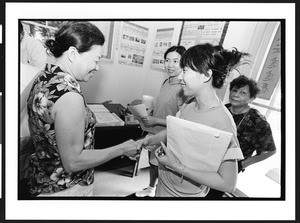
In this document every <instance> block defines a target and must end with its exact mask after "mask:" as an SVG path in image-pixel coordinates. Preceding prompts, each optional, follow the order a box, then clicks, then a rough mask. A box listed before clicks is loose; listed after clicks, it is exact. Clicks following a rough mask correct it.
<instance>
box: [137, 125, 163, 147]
mask: <svg viewBox="0 0 300 223" xmlns="http://www.w3.org/2000/svg"><path fill="white" fill-rule="evenodd" d="M166 141H167V130H162V131H160V132H158V133H157V134H155V135H152V136H147V137H145V138H144V139H142V140H140V141H139V142H138V145H137V148H138V150H141V149H142V147H143V146H151V145H160V143H161V142H163V143H166Z"/></svg>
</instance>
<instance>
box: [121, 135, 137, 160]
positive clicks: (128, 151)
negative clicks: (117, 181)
mask: <svg viewBox="0 0 300 223" xmlns="http://www.w3.org/2000/svg"><path fill="white" fill-rule="evenodd" d="M119 146H120V147H121V148H122V152H123V156H128V157H135V156H136V155H138V154H139V152H140V151H139V150H138V147H137V142H136V141H134V140H132V139H130V140H128V141H126V142H123V143H121V144H120V145H119Z"/></svg>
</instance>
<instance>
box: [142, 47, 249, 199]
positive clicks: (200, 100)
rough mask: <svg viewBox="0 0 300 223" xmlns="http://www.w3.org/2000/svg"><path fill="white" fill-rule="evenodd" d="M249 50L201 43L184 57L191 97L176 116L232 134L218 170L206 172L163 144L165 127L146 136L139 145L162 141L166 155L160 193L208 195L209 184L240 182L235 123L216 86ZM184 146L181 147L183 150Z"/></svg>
mask: <svg viewBox="0 0 300 223" xmlns="http://www.w3.org/2000/svg"><path fill="white" fill-rule="evenodd" d="M247 55H248V54H246V53H242V52H239V51H238V50H237V49H233V50H232V51H229V50H225V49H223V47H221V46H213V45H211V44H208V43H206V44H199V45H196V46H193V47H191V48H189V49H188V50H187V51H186V52H185V53H184V54H183V56H182V57H181V60H180V66H181V68H182V69H183V73H181V74H180V75H179V77H178V78H179V80H180V82H181V85H182V88H183V91H184V95H185V96H188V97H191V99H189V100H188V101H187V102H186V103H185V104H184V105H183V106H182V108H181V110H179V112H178V113H177V114H176V116H177V117H179V118H182V119H185V120H189V121H193V122H197V123H200V124H203V125H207V126H210V127H213V128H217V129H220V130H223V131H227V132H230V133H232V134H233V137H232V139H231V142H230V144H229V146H228V148H227V152H226V153H225V156H224V158H223V160H222V163H221V165H220V167H219V169H218V171H217V172H205V171H200V170H195V169H192V168H190V167H188V166H186V165H183V164H181V163H180V162H179V161H178V159H177V158H176V157H175V156H174V155H173V153H172V152H171V151H170V150H169V149H168V148H167V147H166V146H165V145H164V144H163V143H166V135H167V134H166V131H163V132H160V133H158V134H156V135H154V136H152V137H149V138H145V139H143V140H142V141H141V142H140V143H139V146H141V147H142V146H145V145H155V144H160V142H163V143H162V148H163V150H164V154H165V155H163V156H161V155H158V154H159V153H160V151H159V150H156V151H155V156H156V158H157V160H158V162H159V180H158V185H157V189H156V196H158V197H205V196H206V195H207V194H208V192H209V190H210V188H214V189H217V190H220V191H224V192H233V191H234V190H235V186H236V182H237V174H238V171H237V170H238V169H237V161H238V160H241V159H243V154H242V152H241V149H240V146H239V143H238V139H237V136H236V126H235V123H234V120H233V119H232V116H231V114H230V113H229V112H228V110H227V108H226V107H225V106H224V104H223V103H222V102H221V100H220V99H219V98H218V96H217V94H216V91H215V89H217V88H221V87H222V86H223V85H224V82H225V80H226V77H227V76H228V75H229V73H230V72H231V71H232V70H233V69H235V68H236V66H238V65H240V64H241V63H240V62H241V60H242V58H243V57H244V56H247ZM184 149H185V148H182V150H184Z"/></svg>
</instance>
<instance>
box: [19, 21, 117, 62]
mask: <svg viewBox="0 0 300 223" xmlns="http://www.w3.org/2000/svg"><path fill="white" fill-rule="evenodd" d="M70 21H71V20H49V21H47V20H34V21H32V20H21V23H22V24H23V29H24V31H25V32H27V33H28V34H29V35H31V36H32V37H33V38H35V39H37V40H39V41H41V43H42V44H43V45H45V41H46V40H47V39H50V38H54V34H55V31H56V30H57V29H58V27H60V26H61V25H63V24H65V23H67V22H70ZM90 22H91V23H94V24H95V25H96V26H97V27H98V28H99V29H100V30H101V32H102V33H103V35H104V36H105V42H104V45H103V46H102V51H101V58H102V60H101V61H104V62H112V61H113V47H112V46H113V34H114V22H113V21H90Z"/></svg>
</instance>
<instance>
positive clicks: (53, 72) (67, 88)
mask: <svg viewBox="0 0 300 223" xmlns="http://www.w3.org/2000/svg"><path fill="white" fill-rule="evenodd" d="M68 92H76V93H78V94H80V95H81V96H82V97H83V95H82V93H81V90H80V85H79V84H78V82H77V81H76V80H75V79H74V77H73V76H71V75H70V74H68V73H65V72H63V71H62V70H61V69H60V68H59V67H58V66H55V65H51V64H47V65H46V67H45V70H44V71H41V72H40V74H39V75H38V77H37V78H36V80H35V81H34V83H33V86H32V89H31V92H30V94H29V97H28V100H27V109H28V115H29V120H28V122H29V129H30V134H31V138H32V140H33V144H34V147H35V148H34V149H35V152H34V153H32V154H31V156H30V168H29V187H30V191H29V192H30V194H31V195H34V196H36V195H38V194H40V193H54V192H59V191H62V190H65V189H67V188H70V187H72V186H74V185H76V184H79V185H82V186H84V185H90V184H91V183H93V181H94V169H86V170H82V171H78V172H73V173H68V172H66V171H65V169H64V167H63V165H62V161H61V158H60V155H59V151H58V147H57V141H56V137H55V131H54V119H53V118H52V117H51V110H52V107H53V105H54V103H55V102H56V101H57V100H58V99H59V98H60V97H61V96H63V95H64V94H65V93H68ZM85 109H86V117H85V130H84V145H83V149H86V150H88V149H94V132H95V124H96V117H95V115H94V113H93V112H92V111H91V110H90V109H89V107H87V105H86V103H85ZM74 121H76V120H74Z"/></svg>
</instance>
